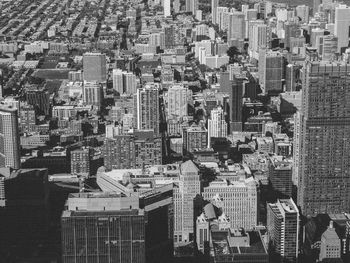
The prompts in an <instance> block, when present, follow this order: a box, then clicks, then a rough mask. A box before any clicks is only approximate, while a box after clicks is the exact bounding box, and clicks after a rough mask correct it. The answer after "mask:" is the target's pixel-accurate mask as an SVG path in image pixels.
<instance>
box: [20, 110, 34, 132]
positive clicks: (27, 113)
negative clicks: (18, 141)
mask: <svg viewBox="0 0 350 263" xmlns="http://www.w3.org/2000/svg"><path fill="white" fill-rule="evenodd" d="M19 113H20V127H21V131H23V132H29V131H31V129H32V127H33V126H34V125H35V124H36V113H35V109H34V107H33V106H32V105H30V104H22V105H21V106H20V111H19Z"/></svg>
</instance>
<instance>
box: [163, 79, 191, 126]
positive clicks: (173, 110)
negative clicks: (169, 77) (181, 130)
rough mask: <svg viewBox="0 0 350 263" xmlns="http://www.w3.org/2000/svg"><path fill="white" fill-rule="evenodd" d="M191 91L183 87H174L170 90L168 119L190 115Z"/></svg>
mask: <svg viewBox="0 0 350 263" xmlns="http://www.w3.org/2000/svg"><path fill="white" fill-rule="evenodd" d="M188 97H189V89H188V88H185V87H184V86H183V85H173V86H171V87H170V88H169V90H168V118H169V119H171V118H182V117H185V116H187V115H188V113H187V107H188V105H187V104H188Z"/></svg>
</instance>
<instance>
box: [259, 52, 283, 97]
mask: <svg viewBox="0 0 350 263" xmlns="http://www.w3.org/2000/svg"><path fill="white" fill-rule="evenodd" d="M283 67H284V58H283V56H282V54H281V53H280V52H278V51H271V50H266V49H260V53H259V83H260V86H261V89H262V90H263V93H265V94H268V93H272V92H282V79H283V71H284V69H283Z"/></svg>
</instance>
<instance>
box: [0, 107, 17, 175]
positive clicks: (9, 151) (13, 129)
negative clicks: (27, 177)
mask: <svg viewBox="0 0 350 263" xmlns="http://www.w3.org/2000/svg"><path fill="white" fill-rule="evenodd" d="M17 113H18V110H17V109H16V108H13V107H11V106H8V105H0V121H1V122H0V139H1V142H2V143H1V145H0V167H11V168H14V169H19V168H20V167H21V160H20V159H21V152H20V138H19V131H18V114H17Z"/></svg>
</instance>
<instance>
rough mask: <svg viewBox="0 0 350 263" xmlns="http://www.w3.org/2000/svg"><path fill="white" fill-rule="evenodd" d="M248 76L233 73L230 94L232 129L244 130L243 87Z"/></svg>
mask: <svg viewBox="0 0 350 263" xmlns="http://www.w3.org/2000/svg"><path fill="white" fill-rule="evenodd" d="M245 81H246V78H245V77H244V76H242V75H237V74H234V75H233V79H232V82H230V83H231V89H230V91H229V94H230V100H229V101H230V114H229V115H230V131H231V132H232V131H242V129H243V127H242V123H243V119H242V118H243V117H242V107H243V88H244V82H245Z"/></svg>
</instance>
